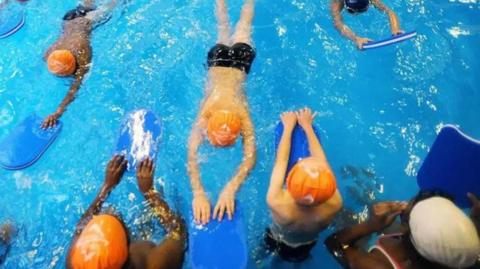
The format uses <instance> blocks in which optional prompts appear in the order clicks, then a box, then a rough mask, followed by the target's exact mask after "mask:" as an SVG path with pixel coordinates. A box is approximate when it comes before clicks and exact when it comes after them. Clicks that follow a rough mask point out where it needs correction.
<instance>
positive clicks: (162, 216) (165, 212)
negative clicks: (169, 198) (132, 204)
mask: <svg viewBox="0 0 480 269" xmlns="http://www.w3.org/2000/svg"><path fill="white" fill-rule="evenodd" d="M154 171H155V168H154V164H153V161H152V160H150V159H146V160H144V161H142V162H141V163H140V164H139V166H138V168H137V181H138V188H139V189H140V191H141V192H142V193H143V196H144V197H145V200H147V202H148V204H149V205H150V207H151V208H152V209H153V213H154V214H155V216H156V217H157V218H158V220H159V221H160V224H161V225H162V227H163V228H164V229H165V231H166V233H167V235H166V238H170V239H173V240H178V241H181V242H183V243H185V241H186V238H187V229H186V226H185V222H184V220H183V219H182V218H181V217H180V216H179V215H178V214H176V213H175V212H174V211H173V210H171V209H170V207H169V206H168V204H167V202H166V201H165V200H164V199H163V198H162V197H161V196H160V194H159V193H158V192H157V191H156V190H155V188H154V186H153V175H154Z"/></svg>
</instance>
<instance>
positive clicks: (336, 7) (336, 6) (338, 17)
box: [330, 0, 357, 42]
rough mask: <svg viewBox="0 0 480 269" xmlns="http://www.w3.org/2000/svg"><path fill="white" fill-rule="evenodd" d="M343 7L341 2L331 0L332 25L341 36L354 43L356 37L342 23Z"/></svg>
mask: <svg viewBox="0 0 480 269" xmlns="http://www.w3.org/2000/svg"><path fill="white" fill-rule="evenodd" d="M343 5H344V4H343V2H342V1H338V0H332V3H331V6H330V8H331V11H332V16H333V24H334V25H335V28H337V30H338V31H339V32H340V33H341V34H342V35H344V36H346V37H347V38H349V39H350V40H352V41H353V42H356V40H357V35H356V34H355V33H354V32H353V31H352V30H351V29H350V28H349V27H348V26H347V25H346V24H345V23H343V17H342V14H341V12H342V9H343Z"/></svg>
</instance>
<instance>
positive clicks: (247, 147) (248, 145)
mask: <svg viewBox="0 0 480 269" xmlns="http://www.w3.org/2000/svg"><path fill="white" fill-rule="evenodd" d="M242 135H243V161H242V163H241V164H240V166H239V168H238V170H237V173H236V174H235V176H234V177H233V178H232V179H231V180H230V182H228V184H227V186H225V189H229V190H230V191H232V192H233V193H236V192H237V191H238V190H239V189H240V186H241V185H242V183H243V182H244V181H245V178H246V177H247V176H248V174H249V173H250V171H251V170H252V169H253V167H254V166H255V161H256V158H257V153H256V146H255V133H254V127H253V123H252V120H251V118H250V116H249V115H248V114H247V115H246V116H245V119H244V120H242Z"/></svg>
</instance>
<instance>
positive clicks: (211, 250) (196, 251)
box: [188, 201, 248, 269]
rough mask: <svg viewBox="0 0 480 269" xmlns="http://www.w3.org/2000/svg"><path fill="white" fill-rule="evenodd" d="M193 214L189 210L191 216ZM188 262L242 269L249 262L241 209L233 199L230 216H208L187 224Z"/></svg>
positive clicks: (203, 268) (196, 268)
mask: <svg viewBox="0 0 480 269" xmlns="http://www.w3.org/2000/svg"><path fill="white" fill-rule="evenodd" d="M192 215H193V214H191V216H192ZM189 226H190V227H189V231H188V236H189V250H190V254H189V256H188V257H189V264H190V266H191V268H193V269H227V268H228V269H245V268H247V264H248V248H247V239H246V238H247V234H246V230H245V222H244V220H243V212H242V209H241V207H240V205H239V203H238V201H236V203H235V214H234V216H233V219H232V220H228V219H227V218H226V217H225V218H224V219H223V220H222V221H220V222H219V221H217V220H210V222H209V223H208V224H207V225H200V224H196V223H195V221H194V220H193V217H192V218H191V220H190V225H189Z"/></svg>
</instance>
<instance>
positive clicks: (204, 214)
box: [192, 191, 210, 225]
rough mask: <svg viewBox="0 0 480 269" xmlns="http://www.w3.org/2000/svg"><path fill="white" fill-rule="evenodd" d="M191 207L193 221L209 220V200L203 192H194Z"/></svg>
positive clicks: (205, 221)
mask: <svg viewBox="0 0 480 269" xmlns="http://www.w3.org/2000/svg"><path fill="white" fill-rule="evenodd" d="M192 207H193V218H194V219H195V222H196V223H201V224H203V225H205V224H207V223H208V221H209V220H210V201H209V200H208V197H207V195H206V194H205V192H203V191H201V192H198V193H194V196H193V202H192Z"/></svg>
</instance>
